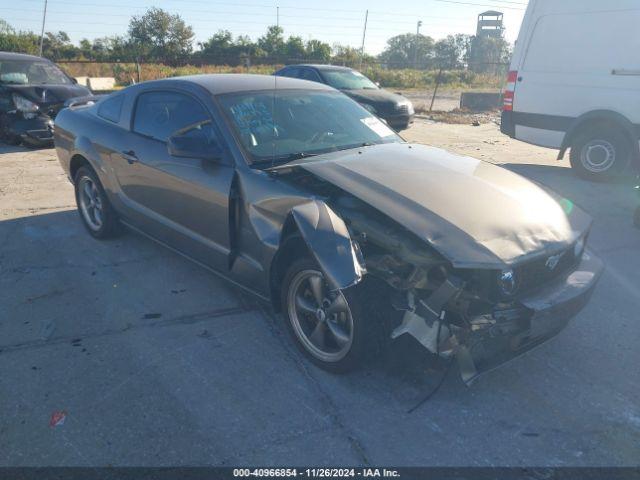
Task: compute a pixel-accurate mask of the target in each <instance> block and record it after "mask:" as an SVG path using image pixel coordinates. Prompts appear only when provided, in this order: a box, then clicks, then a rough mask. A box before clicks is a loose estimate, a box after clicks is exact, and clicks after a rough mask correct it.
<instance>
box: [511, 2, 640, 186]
mask: <svg viewBox="0 0 640 480" xmlns="http://www.w3.org/2000/svg"><path fill="white" fill-rule="evenodd" d="M510 70H511V71H510V72H509V76H508V80H507V87H506V90H505V93H504V107H503V114H502V127H501V130H502V132H503V133H505V134H506V135H509V136H510V137H512V138H517V139H518V140H522V141H525V142H529V143H533V144H535V145H540V146H543V147H550V148H556V149H559V150H560V155H559V157H558V158H563V156H564V154H565V152H566V150H567V149H571V155H570V158H571V166H572V167H573V168H574V170H575V171H576V172H577V173H578V174H580V175H581V176H583V177H587V178H591V179H596V178H604V177H610V176H614V175H615V176H617V175H620V174H621V173H622V172H625V171H627V167H629V165H631V164H633V166H634V168H637V167H638V166H640V148H639V145H638V142H639V139H640V0H610V1H607V2H605V1H602V0H530V1H529V6H528V8H527V11H526V14H525V17H524V20H523V23H522V27H521V29H520V35H519V37H518V41H517V43H516V46H515V49H514V52H513V59H512V61H511V68H510Z"/></svg>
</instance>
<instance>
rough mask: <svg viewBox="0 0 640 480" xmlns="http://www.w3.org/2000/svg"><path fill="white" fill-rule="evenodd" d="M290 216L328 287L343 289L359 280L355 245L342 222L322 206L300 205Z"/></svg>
mask: <svg viewBox="0 0 640 480" xmlns="http://www.w3.org/2000/svg"><path fill="white" fill-rule="evenodd" d="M291 217H292V219H293V221H294V222H295V224H296V226H297V227H298V230H299V231H300V234H301V235H302V238H303V239H304V241H305V243H306V244H307V246H308V247H309V251H310V252H311V254H312V255H313V257H314V258H315V260H316V261H317V262H318V265H319V266H320V268H321V269H322V271H323V272H324V274H325V275H326V277H327V280H328V282H329V285H330V286H331V287H332V288H334V289H336V290H343V289H345V288H348V287H351V286H353V285H355V284H357V283H359V282H360V280H362V276H363V275H364V274H365V272H366V270H365V268H364V266H363V264H362V262H361V260H360V258H359V254H358V253H357V246H356V245H355V244H354V243H353V242H352V241H351V237H350V235H349V231H348V229H347V226H346V225H345V223H344V221H343V220H342V219H341V218H340V217H338V215H336V213H335V212H334V211H333V210H331V208H329V206H327V204H326V203H324V202H322V201H319V200H312V201H310V202H307V203H303V204H301V205H298V206H296V207H294V208H293V209H292V210H291Z"/></svg>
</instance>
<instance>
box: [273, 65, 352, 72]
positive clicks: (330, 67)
mask: <svg viewBox="0 0 640 480" xmlns="http://www.w3.org/2000/svg"><path fill="white" fill-rule="evenodd" d="M287 67H311V68H315V69H316V70H344V71H351V70H353V69H352V68H349V67H342V66H340V65H324V64H317V63H300V64H297V65H287V66H286V67H285V68H287Z"/></svg>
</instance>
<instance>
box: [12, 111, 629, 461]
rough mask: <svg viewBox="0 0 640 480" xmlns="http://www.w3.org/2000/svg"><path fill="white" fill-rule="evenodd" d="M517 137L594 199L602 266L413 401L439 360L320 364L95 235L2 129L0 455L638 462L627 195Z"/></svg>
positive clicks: (217, 289) (220, 298)
mask: <svg viewBox="0 0 640 480" xmlns="http://www.w3.org/2000/svg"><path fill="white" fill-rule="evenodd" d="M418 123H419V124H418V125H416V126H415V127H414V129H420V128H428V126H425V125H424V124H421V123H420V122H418ZM457 128H460V127H457ZM467 128H469V129H470V130H469V131H470V132H471V129H473V127H470V126H469V127H467ZM418 133H419V132H418ZM416 135H417V134H416ZM507 140H508V139H507ZM520 145H521V144H520ZM506 148H508V146H507V147H506ZM518 148H519V149H520V151H522V147H521V146H518ZM530 149H531V157H527V156H526V155H520V156H519V158H518V160H517V162H516V161H514V162H512V163H510V164H508V165H506V166H507V167H508V168H511V169H513V170H515V171H517V172H518V173H522V174H523V175H525V176H527V177H529V178H532V179H535V180H537V181H540V182H542V183H544V184H546V185H548V186H549V187H551V188H553V189H555V190H556V191H558V192H559V193H561V194H562V195H564V196H566V197H567V198H569V199H571V200H572V201H574V202H575V203H577V204H579V205H581V206H583V207H584V208H585V209H586V210H587V211H588V212H589V213H591V214H592V215H593V217H594V219H595V223H594V228H593V232H592V235H591V238H590V247H591V248H592V249H593V250H594V251H595V252H596V253H597V254H598V255H600V256H601V257H602V258H603V259H604V261H605V263H606V265H607V270H606V272H605V274H604V276H603V278H602V280H601V282H600V285H599V287H598V289H597V290H596V292H595V294H594V296H593V298H592V301H591V303H590V304H589V305H588V306H587V308H586V309H585V310H584V311H583V312H582V313H581V314H580V315H579V316H578V317H576V318H575V319H574V320H573V321H572V323H571V324H570V326H569V327H568V328H567V329H566V330H565V331H564V332H562V334H561V335H559V336H558V337H557V338H555V339H553V340H551V341H550V342H548V343H546V344H544V345H542V346H541V347H539V348H538V349H536V350H535V351H533V352H530V353H528V354H526V355H525V356H523V357H521V358H518V359H516V360H514V361H513V362H511V363H510V364H508V365H505V366H503V367H501V368H500V369H498V370H495V371H493V372H491V373H488V374H486V375H484V376H483V377H481V378H480V379H479V380H478V381H477V382H476V383H475V384H474V385H473V386H472V387H471V388H467V387H466V386H464V384H463V383H462V382H461V381H460V380H459V378H458V377H457V375H456V372H455V369H452V370H451V371H449V373H448V376H447V378H446V380H445V383H444V384H443V386H442V388H441V389H440V391H439V392H438V393H437V394H436V395H435V396H434V397H433V398H431V399H430V400H429V401H427V402H426V403H425V404H424V405H423V406H422V407H421V408H419V409H418V410H416V411H414V412H413V413H408V411H409V410H410V409H411V408H412V407H413V406H414V405H416V403H418V402H419V401H420V400H421V399H422V398H423V397H424V395H425V394H426V393H427V392H428V391H429V390H430V389H431V388H433V386H434V384H435V383H436V382H437V380H438V379H439V376H440V375H442V374H443V366H442V365H434V364H432V363H431V362H428V361H425V360H424V358H423V356H421V354H420V350H419V349H415V348H414V345H413V344H411V343H410V342H408V341H406V340H405V341H403V342H401V343H400V344H397V345H396V346H395V347H394V348H393V349H392V351H391V352H390V353H389V355H388V356H387V357H385V358H383V359H382V360H380V361H378V362H375V363H373V364H372V365H370V366H369V367H368V368H366V369H365V370H363V371H359V372H355V373H352V374H348V375H342V376H335V375H331V374H328V373H325V372H323V371H321V370H319V369H317V368H316V367H314V366H312V365H311V364H310V363H308V362H307V361H305V360H304V359H303V358H302V357H301V355H300V354H299V353H298V351H297V350H296V349H295V347H294V346H293V344H292V342H291V340H290V339H289V338H288V336H287V333H286V332H285V330H284V328H283V325H282V323H281V320H280V319H279V318H278V317H276V316H274V315H272V314H271V313H270V312H269V309H268V308H267V307H266V306H265V305H264V304H262V303H261V302H260V301H258V300H255V299H254V298H251V297H250V296H248V295H247V294H245V293H242V292H240V291H238V290H237V289H235V288H233V287H232V286H230V285H228V284H226V283H225V282H224V281H221V280H219V279H218V278H216V277H215V276H213V275H211V274H210V273H209V272H207V271H204V270H202V269H201V268H200V267H198V266H196V265H193V264H191V263H189V262H188V261H187V260H185V259H184V258H182V257H180V256H177V255H175V254H173V253H171V252H169V251H167V250H165V249H163V248H162V247H160V246H158V245H156V244H154V243H152V242H151V241H149V240H147V239H145V238H142V237H140V236H138V235H136V234H133V233H127V234H125V235H123V236H121V237H119V238H118V239H116V240H112V241H107V242H100V241H97V240H94V239H93V238H91V237H90V236H89V235H88V234H87V233H86V232H85V231H84V229H83V227H82V225H81V224H80V220H79V218H78V214H77V212H76V210H75V204H74V200H73V190H72V187H71V185H70V184H69V183H68V182H67V180H66V178H65V177H64V175H63V173H62V171H61V169H60V166H59V165H58V163H57V161H56V159H55V152H54V151H53V150H37V151H30V150H26V149H23V148H20V147H4V146H0V412H1V415H0V466H68V465H73V466H96V465H99V466H106V465H117V466H163V465H188V466H192V465H219V466H235V465H260V466H268V465H277V466H283V465H305V464H309V465H330V466H338V465H340V466H347V465H354V466H355V465H394V466H412V465H421V466H422V465H429V466H461V465H466V466H520V465H537V466H633V465H635V466H637V465H639V464H640V401H639V400H638V399H639V398H640V368H638V365H640V349H639V348H638V345H639V343H640V313H639V312H640V255H639V253H640V230H637V229H635V228H634V227H633V225H632V213H633V210H634V208H635V207H636V205H637V200H636V198H635V196H634V194H633V191H632V189H631V186H630V184H616V185H610V184H596V183H589V182H585V181H582V180H579V179H577V178H576V177H574V176H573V175H572V173H571V172H570V171H569V169H567V168H566V165H564V164H558V165H554V164H553V163H552V162H547V163H546V164H540V162H536V164H531V163H530V162H529V161H530V160H531V158H539V157H540V155H543V156H544V155H547V156H549V157H550V158H551V157H553V156H554V155H555V153H554V152H552V151H544V150H542V149H538V148H537V147H530ZM470 150H471V149H470ZM473 150H475V147H474V149H473ZM468 153H470V154H474V153H475V152H474V151H469V152H468ZM496 215H499V210H497V211H496Z"/></svg>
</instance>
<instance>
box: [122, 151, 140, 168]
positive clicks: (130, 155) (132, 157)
mask: <svg viewBox="0 0 640 480" xmlns="http://www.w3.org/2000/svg"><path fill="white" fill-rule="evenodd" d="M122 157H123V158H124V159H125V160H126V161H127V163H128V164H129V165H133V164H134V163H136V162H137V161H138V157H137V156H136V152H134V151H133V150H128V151H126V152H122Z"/></svg>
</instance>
